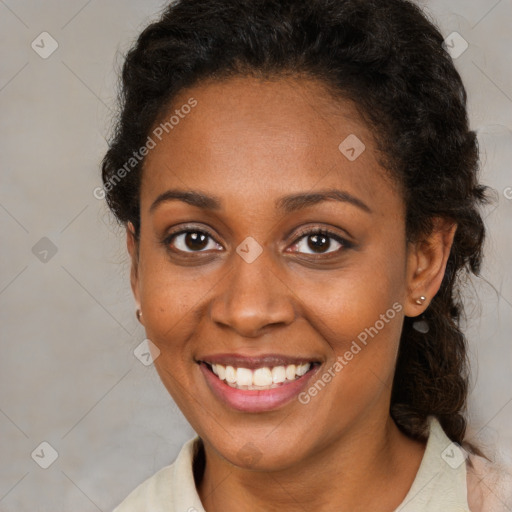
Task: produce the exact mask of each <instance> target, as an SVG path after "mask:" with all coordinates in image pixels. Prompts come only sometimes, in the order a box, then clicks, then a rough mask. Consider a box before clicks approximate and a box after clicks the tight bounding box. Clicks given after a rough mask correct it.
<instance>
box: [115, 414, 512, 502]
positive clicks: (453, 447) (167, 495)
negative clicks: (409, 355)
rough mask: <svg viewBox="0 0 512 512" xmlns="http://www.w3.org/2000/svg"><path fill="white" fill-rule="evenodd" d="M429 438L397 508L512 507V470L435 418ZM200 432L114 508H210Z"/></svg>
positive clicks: (432, 421)
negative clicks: (199, 463)
mask: <svg viewBox="0 0 512 512" xmlns="http://www.w3.org/2000/svg"><path fill="white" fill-rule="evenodd" d="M429 427H430V428H429V437H428V441H427V445H426V448H425V453H424V455H423V458H422V461H421V464H420V467H419V469H418V472H417V473H416V477H415V479H414V482H413V484H412V486H411V488H410V489H409V492H408V493H407V495H406V497H405V498H404V500H403V501H402V503H401V504H400V505H399V506H398V508H396V509H395V511H394V512H512V473H510V472H508V470H505V469H503V468H498V467H497V466H494V465H493V464H491V463H489V462H488V461H487V460H486V459H483V458H482V457H479V456H477V455H474V454H468V453H467V452H466V451H465V450H464V449H463V448H461V447H460V446H459V445H458V444H457V443H452V442H451V441H450V439H449V438H448V437H447V435H446V434H445V432H444V431H443V429H442V427H441V425H440V424H439V422H438V420H437V419H436V418H435V417H433V416H431V417H429ZM199 441H200V439H199V437H198V436H196V437H195V438H193V439H190V440H189V441H187V442H186V443H185V444H184V445H183V447H182V448H181V451H180V453H179V454H178V457H177V458H176V460H175V462H174V463H173V464H170V465H168V466H165V467H164V468H162V469H160V470H159V471H157V472H156V473H155V474H154V475H153V476H151V477H150V478H148V479H147V480H145V481H144V482H142V483H141V484H140V485H139V486H138V487H136V488H135V489H134V490H133V491H132V492H131V493H130V494H129V495H128V496H127V497H126V498H125V499H124V500H123V502H122V503H121V504H119V505H118V506H117V507H116V508H115V509H114V510H113V512H205V509H204V507H203V505H202V503H201V499H200V498H199V495H198V493H197V489H196V486H195V481H194V474H193V460H194V455H195V453H197V450H198V443H199Z"/></svg>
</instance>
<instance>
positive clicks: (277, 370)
mask: <svg viewBox="0 0 512 512" xmlns="http://www.w3.org/2000/svg"><path fill="white" fill-rule="evenodd" d="M285 380H286V369H285V367H284V366H274V368H272V382H273V383H274V384H279V383H280V382H284V381H285Z"/></svg>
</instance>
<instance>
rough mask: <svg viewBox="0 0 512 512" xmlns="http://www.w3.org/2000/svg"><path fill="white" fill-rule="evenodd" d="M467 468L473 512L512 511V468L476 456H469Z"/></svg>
mask: <svg viewBox="0 0 512 512" xmlns="http://www.w3.org/2000/svg"><path fill="white" fill-rule="evenodd" d="M466 467H467V475H466V476H467V487H468V505H469V508H470V510H471V512H508V511H510V510H512V468H510V467H506V466H504V465H502V464H497V463H492V462H490V461H488V460H487V459H485V458H483V457H480V456H478V455H475V454H470V455H469V456H468V459H467V461H466Z"/></svg>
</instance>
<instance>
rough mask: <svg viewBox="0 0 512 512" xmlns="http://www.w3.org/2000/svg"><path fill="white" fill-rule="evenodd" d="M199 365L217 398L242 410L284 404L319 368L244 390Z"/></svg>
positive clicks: (295, 395) (266, 408)
mask: <svg viewBox="0 0 512 512" xmlns="http://www.w3.org/2000/svg"><path fill="white" fill-rule="evenodd" d="M199 367H200V368H201V371H202V372H203V375H204V377H205V379H206V383H207V384H208V387H209V388H210V389H211V390H212V391H213V393H214V394H215V395H216V396H217V398H219V399H220V400H221V401H222V402H224V403H225V404H227V405H229V406H230V407H231V408H233V409H236V410H238V411H242V412H265V411H271V410H273V409H277V408H278V407H281V406H283V405H285V404H286V403H288V402H290V401H291V400H293V399H294V398H295V397H297V395H299V393H300V392H301V391H302V390H303V389H304V388H305V387H306V386H307V384H308V381H309V380H310V379H311V377H312V376H313V375H314V374H315V373H316V372H317V371H318V368H319V366H317V365H315V366H314V367H313V368H312V369H311V370H309V371H308V372H307V373H305V374H304V375H303V376H302V377H299V378H298V379H295V380H293V381H291V382H289V383H287V384H282V385H281V386H278V387H276V388H272V389H264V390H256V389H249V390H244V389H237V388H232V387H231V386H229V385H228V384H226V383H225V382H224V381H222V380H220V379H219V378H218V377H217V376H216V375H215V374H214V373H213V372H212V371H211V370H210V369H209V368H208V367H207V366H206V364H205V363H200V364H199Z"/></svg>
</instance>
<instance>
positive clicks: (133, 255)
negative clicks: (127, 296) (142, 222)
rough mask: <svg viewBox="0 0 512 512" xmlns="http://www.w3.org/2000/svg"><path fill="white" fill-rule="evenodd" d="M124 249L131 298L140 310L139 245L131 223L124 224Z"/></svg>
mask: <svg viewBox="0 0 512 512" xmlns="http://www.w3.org/2000/svg"><path fill="white" fill-rule="evenodd" d="M126 248H127V249H128V253H129V254H130V259H131V267H130V285H131V287H132V292H133V296H134V297H135V302H136V303H137V307H138V308H140V294H139V245H138V241H137V237H136V235H135V228H134V226H133V224H132V223H131V222H127V224H126Z"/></svg>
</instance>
